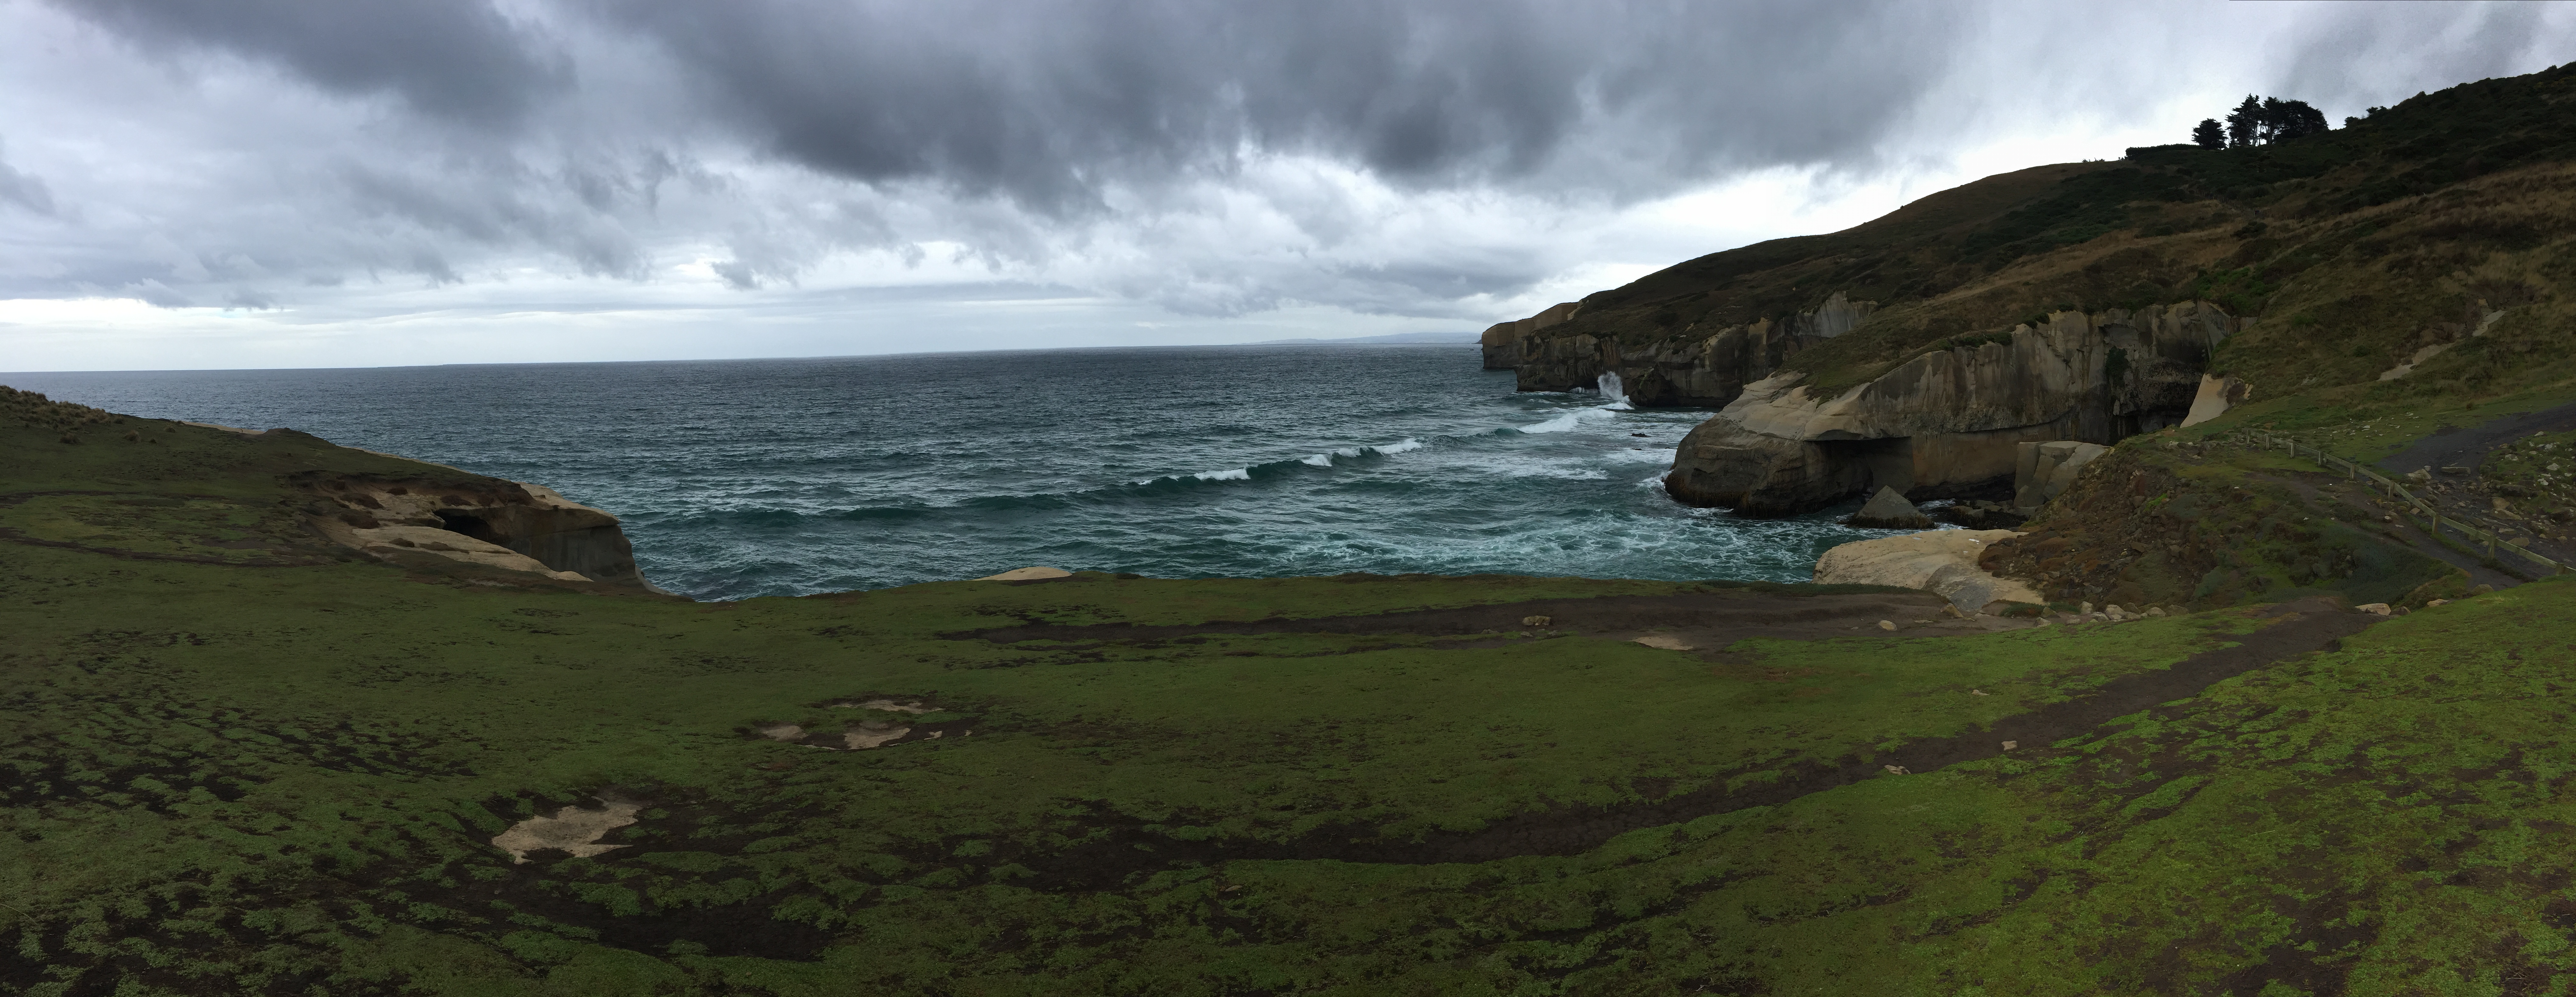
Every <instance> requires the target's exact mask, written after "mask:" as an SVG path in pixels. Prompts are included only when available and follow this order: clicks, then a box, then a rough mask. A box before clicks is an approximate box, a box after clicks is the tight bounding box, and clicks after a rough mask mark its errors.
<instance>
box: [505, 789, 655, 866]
mask: <svg viewBox="0 0 2576 997" xmlns="http://www.w3.org/2000/svg"><path fill="white" fill-rule="evenodd" d="M599 802H601V803H603V804H606V805H607V807H608V809H605V810H584V809H582V808H580V807H578V806H571V807H565V808H563V809H561V810H558V811H555V815H554V816H552V817H530V818H528V819H526V820H523V821H520V822H518V823H516V824H512V825H510V829H509V830H507V831H503V832H501V833H499V834H496V835H493V836H492V846H493V847H495V848H499V849H501V850H502V851H505V852H508V853H510V858H511V861H513V862H516V863H519V864H522V865H524V864H526V863H527V861H528V853H529V852H533V851H539V850H542V849H547V848H560V849H562V850H564V851H567V852H570V853H572V854H573V855H574V856H575V857H577V858H589V857H591V856H593V855H599V854H604V853H607V852H612V851H616V850H617V849H620V848H624V847H626V846H625V845H601V844H594V843H593V842H596V841H598V840H599V838H600V836H601V835H604V834H607V833H608V832H610V831H614V830H616V829H618V828H621V827H625V826H626V825H628V824H632V823H635V813H636V811H638V810H642V809H644V808H643V807H642V806H640V805H637V804H633V803H621V802H618V801H615V800H609V799H606V798H602V799H600V801H599Z"/></svg>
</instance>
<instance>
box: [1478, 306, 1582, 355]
mask: <svg viewBox="0 0 2576 997" xmlns="http://www.w3.org/2000/svg"><path fill="white" fill-rule="evenodd" d="M1582 307H1583V306H1582V305H1580V304H1577V303H1575V302H1572V301H1568V302H1564V303H1562V304H1556V305H1550V306H1548V309H1547V310H1546V311H1543V312H1540V313H1538V314H1536V315H1532V316H1530V317H1528V318H1525V319H1521V320H1520V321H1517V322H1496V323H1494V324H1493V325H1491V326H1487V327H1486V329H1485V335H1484V336H1483V338H1482V339H1480V340H1479V342H1481V343H1483V344H1484V348H1485V369H1486V370H1510V369H1512V368H1514V367H1517V366H1519V365H1520V362H1521V343H1522V341H1524V340H1526V339H1529V338H1530V336H1531V334H1533V333H1536V332H1537V331H1539V330H1541V329H1545V328H1547V327H1549V326H1552V325H1557V324H1560V323H1562V322H1564V321H1565V320H1566V319H1570V318H1573V317H1574V313H1575V312H1576V311H1577V310H1578V309H1581V308H1582Z"/></svg>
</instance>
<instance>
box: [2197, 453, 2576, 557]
mask: <svg viewBox="0 0 2576 997" xmlns="http://www.w3.org/2000/svg"><path fill="white" fill-rule="evenodd" d="M2243 432H2244V434H2245V436H2246V437H2247V438H2248V439H2250V440H2252V441H2253V442H2254V443H2255V444H2257V445H2259V446H2262V447H2264V448H2266V449H2273V448H2278V449H2282V450H2287V451H2289V453H2290V456H2292V457H2307V458H2309V459H2311V460H2314V461H2316V464H2317V467H2318V468H2319V469H2321V470H2329V471H2342V472H2343V474H2344V477H2346V478H2350V479H2352V480H2355V481H2360V480H2364V479H2368V480H2369V481H2370V482H2371V483H2372V484H2375V485H2378V486H2379V487H2380V489H2381V490H2382V491H2384V492H2386V493H2387V494H2388V495H2389V496H2391V497H2393V498H2398V499H2402V500H2404V501H2405V502H2406V504H2408V505H2410V506H2413V507H2414V508H2415V511H2417V512H2419V513H2421V514H2423V516H2424V523H2418V524H2416V525H2419V526H2424V525H2425V523H2429V524H2431V525H2429V526H2425V530H2424V532H2426V533H2428V534H2431V535H2432V536H2433V537H2434V538H2435V539H2440V537H2441V535H2442V534H2441V529H2442V527H2445V526H2448V527H2450V528H2451V529H2453V530H2456V531H2458V532H2459V533H2460V534H2461V535H2463V536H2466V537H2468V538H2469V539H2470V540H2472V541H2475V542H2477V543H2483V544H2485V545H2486V548H2487V558H2488V559H2489V560H2494V559H2495V556H2496V553H2497V552H2498V551H2505V552H2510V553H2512V554H2514V555H2515V556H2518V557H2520V558H2522V559H2524V560H2526V561H2530V562H2531V563H2533V564H2537V565H2539V566H2541V567H2542V568H2544V569H2547V571H2548V573H2549V574H2553V575H2554V574H2557V573H2559V572H2562V571H2565V570H2567V566H2566V565H2563V564H2560V563H2558V562H2556V561H2553V560H2550V559H2548V558H2546V557H2542V556H2540V555H2538V554H2534V553H2532V552H2531V551H2529V550H2526V549H2524V548H2522V547H2520V546H2518V545H2516V544H2513V543H2510V542H2508V541H2506V540H2504V539H2503V538H2500V537H2498V536H2496V535H2495V534H2493V533H2489V532H2487V531H2485V530H2482V529H2479V528H2477V527H2475V526H2471V525H2469V524H2467V523H2463V522H2460V521H2459V520H2456V519H2452V518H2450V517H2448V516H2444V515H2442V510H2441V509H2439V508H2436V507H2435V506H2434V505H2433V503H2431V502H2427V501H2424V500H2423V499H2420V498H2417V497H2415V493H2414V492H2411V491H2407V490H2406V486H2404V485H2401V484H2398V483H2397V482H2396V480H2395V479H2393V478H2390V477H2388V476H2387V475H2384V474H2381V473H2379V472H2377V471H2373V470H2371V469H2369V468H2367V467H2363V466H2362V465H2360V464H2359V463H2356V462H2353V461H2349V460H2345V459H2343V458H2341V457H2337V456H2335V455H2333V454H2330V453H2327V452H2325V451H2323V450H2320V449H2317V448H2316V447H2313V446H2309V445H2307V444H2305V443H2301V442H2299V441H2298V440H2295V439H2292V438H2291V437H2289V436H2285V435H2283V434H2280V433H2275V432H2271V431H2269V430H2262V429H2248V430H2244V431H2243Z"/></svg>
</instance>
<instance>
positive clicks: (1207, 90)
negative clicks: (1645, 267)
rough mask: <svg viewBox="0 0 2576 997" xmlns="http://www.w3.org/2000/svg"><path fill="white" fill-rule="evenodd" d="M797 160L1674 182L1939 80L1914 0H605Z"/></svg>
mask: <svg viewBox="0 0 2576 997" xmlns="http://www.w3.org/2000/svg"><path fill="white" fill-rule="evenodd" d="M588 9H589V10H591V11H592V12H593V14H594V15H595V16H596V17H598V18H599V19H600V20H601V21H602V22H603V23H607V24H611V25H616V26H619V27H622V28H625V29H628V30H631V31H634V32H637V33H640V34H641V35H643V36H645V37H648V38H651V39H653V40H655V41H656V42H658V43H659V45H660V46H661V47H662V49H663V50H664V51H666V52H667V53H669V55H670V56H671V57H672V58H673V59H674V60H675V61H676V62H677V63H678V64H679V65H680V66H682V67H685V70H684V71H685V72H687V73H688V74H689V75H691V76H692V77H694V78H697V79H700V80H703V81H704V82H705V83H706V84H708V86H709V87H710V88H711V89H712V93H713V95H714V96H715V97H716V98H717V105H716V106H717V109H718V110H719V112H720V114H721V117H722V120H725V121H727V122H730V123H733V124H734V125H736V126H738V127H740V128H742V129H744V130H746V131H748V132H749V133H750V134H751V136H752V137H753V138H754V140H755V141H758V142H760V143H762V144H763V145H765V146H766V147H768V148H769V149H771V150H773V151H774V152H775V153H776V154H778V155H781V156H784V157H786V158H788V159H791V160H793V161H796V162H798V163H801V164H804V165H807V166H810V167H813V168H815V169H817V170H821V171H823V172H826V173H830V174H834V175H839V176H844V177H849V178H853V179H857V180H862V181H868V182H884V181H893V180H910V179H935V180H937V181H940V182H942V183H945V184H949V185H953V187H954V188H955V189H958V190H961V191H964V192H968V193H998V194H1003V195H1007V196H1009V197H1011V198H1013V199H1015V200H1018V201H1020V202H1021V203H1023V204H1027V205H1031V206H1035V207H1040V208H1046V209H1061V208H1065V207H1075V206H1081V205H1084V204H1087V203H1089V202H1090V201H1091V200H1092V199H1093V198H1094V197H1095V196H1096V195H1097V193H1098V192H1099V190H1100V188H1101V186H1102V185H1103V184H1104V183H1107V182H1114V181H1127V182H1145V183H1151V182H1153V181H1155V180H1157V179H1161V178H1167V177H1171V176H1174V175H1176V174H1184V173H1194V172H1198V171H1203V170H1214V171H1218V172H1220V173H1221V172H1223V171H1225V170H1227V169H1229V168H1231V167H1232V166H1233V165H1235V164H1236V163H1237V158H1238V156H1239V155H1241V154H1242V153H1245V152H1260V151H1266V152H1276V153H1288V154H1306V155H1316V156H1321V157H1326V158H1330V159H1336V160H1342V161H1348V162H1352V163H1354V164H1356V165H1359V166H1362V167H1365V168H1367V169H1368V170H1370V171H1372V172H1374V173H1376V174H1378V175H1380V176H1382V177H1385V178H1388V179H1391V180H1394V181H1397V182H1402V183H1407V184H1410V185H1415V186H1422V185H1442V184H1454V183H1480V182H1489V181H1497V180H1500V181H1515V180H1526V179H1532V178H1537V177H1540V176H1541V175H1546V174H1550V171H1551V169H1552V168H1558V167H1575V169H1558V170H1556V171H1555V173H1554V174H1553V175H1547V176H1546V181H1547V183H1548V184H1550V185H1555V186H1563V187H1572V188H1580V189H1605V188H1606V189H1611V190H1617V191H1627V190H1636V189H1646V190H1654V191H1660V190H1664V189H1669V188H1670V187H1671V186H1673V185H1675V184H1677V183H1683V182H1688V181H1690V180H1696V179H1701V178H1703V177H1704V176H1705V175H1706V173H1707V171H1708V170H1709V169H1710V168H1711V167H1715V166H1741V165H1767V164H1770V163H1778V162H1817V161H1826V160H1835V159H1842V158H1849V157H1854V156H1864V155H1866V154H1867V153H1868V147H1869V145H1870V143H1871V142H1872V141H1873V140H1875V139H1876V138H1877V137H1878V135H1879V133H1880V132H1881V130H1882V129H1883V128H1885V127H1886V126H1887V124H1888V123H1889V122H1891V121H1892V120H1894V119H1895V118H1897V117H1898V116H1900V115H1902V114H1904V113H1905V111H1906V109H1907V108H1908V107H1909V106H1910V104H1911V100H1912V98H1913V96H1914V95H1915V94H1917V93H1919V92H1920V90H1921V89H1922V87H1923V86H1924V84H1925V82H1926V81H1927V80H1929V79H1930V78H1932V77H1933V76H1935V75H1937V74H1938V73H1939V72H1940V70H1941V68H1942V65H1943V60H1944V58H1945V56H1943V55H1942V53H1944V52H1947V51H1950V50H1951V46H1948V45H1945V44H1943V36H1944V35H1946V34H1948V33H1949V32H1948V30H1947V29H1945V28H1944V27H1943V24H1944V23H1945V22H1946V23H1957V22H1956V19H1953V18H1947V17H1942V16H1939V15H1938V13H1937V12H1933V11H1930V10H1929V8H1926V7H1924V6H1923V5H1918V4H1895V3H1859V4H1850V5H1843V6H1839V7H1837V8H1835V9H1834V10H1833V11H1832V13H1831V15H1830V16H1819V12H1817V11H1814V10H1812V9H1802V8H1797V7H1791V6H1785V5H1782V6H1769V5H1749V4H1695V3H1657V2H1624V3H1623V2H1612V0H1604V2H1595V3H1583V4H1537V3H1525V2H1512V0H1478V2H1461V0H1416V2H1412V3H1385V2H1371V0H1311V2H1302V3H1233V4H1226V3H1206V2H1179V0H1071V2H1059V3H996V2H991V0H968V2H957V3H947V4H894V3H882V2H877V3H864V2H863V3H855V4H852V3H817V2H804V0H736V2H732V3H724V4H708V3H700V2H695V0H596V2H594V3H592V4H591V5H590V7H589V8H588Z"/></svg>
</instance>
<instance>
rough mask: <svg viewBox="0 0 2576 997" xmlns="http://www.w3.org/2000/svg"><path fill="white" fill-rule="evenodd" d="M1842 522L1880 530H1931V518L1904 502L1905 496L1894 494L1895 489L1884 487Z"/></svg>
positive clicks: (1912, 504)
mask: <svg viewBox="0 0 2576 997" xmlns="http://www.w3.org/2000/svg"><path fill="white" fill-rule="evenodd" d="M1843 522H1844V524H1845V525H1849V526H1864V527H1869V528H1871V529H1882V530H1928V529H1931V528H1932V517H1930V516H1926V515H1924V514H1923V510H1921V509H1917V508H1915V507H1914V503H1912V502H1908V501H1906V500H1905V496H1903V495H1899V494H1897V493H1896V489H1893V488H1889V487H1886V486H1884V485H1882V486H1880V487H1879V489H1878V494H1876V495H1872V496H1870V497H1869V501H1868V502H1867V503H1864V504H1862V506H1861V507H1860V511H1859V512H1856V513H1853V514H1852V516H1851V518H1849V519H1846V520H1843Z"/></svg>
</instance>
